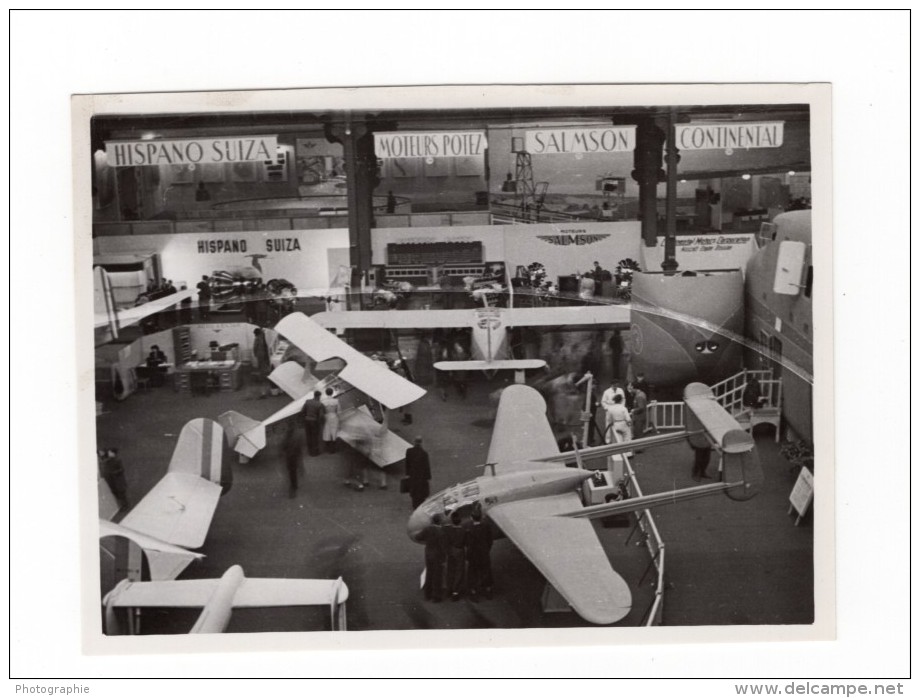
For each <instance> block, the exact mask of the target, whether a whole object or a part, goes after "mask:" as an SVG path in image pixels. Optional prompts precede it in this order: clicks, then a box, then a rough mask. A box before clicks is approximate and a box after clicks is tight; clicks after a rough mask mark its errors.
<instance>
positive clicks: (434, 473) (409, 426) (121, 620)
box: [78, 99, 823, 636]
mask: <svg viewBox="0 0 920 698" xmlns="http://www.w3.org/2000/svg"><path fill="white" fill-rule="evenodd" d="M407 103H408V102H407ZM412 103H413V104H414V103H415V102H412ZM163 104H164V105H170V104H171V103H170V102H169V101H167V100H164V101H163ZM221 104H222V102H221V101H220V100H211V101H206V102H203V105H205V106H202V108H201V109H200V110H192V109H190V110H187V111H176V110H174V109H172V108H169V109H167V108H165V107H164V109H163V110H162V111H157V110H149V111H147V112H145V113H138V112H137V111H131V110H127V109H126V110H124V111H119V109H118V107H117V104H116V105H115V106H111V107H106V108H104V109H101V110H99V111H97V112H96V113H93V114H92V115H91V117H90V118H89V119H88V121H87V123H86V131H87V134H86V135H87V138H86V144H87V146H88V147H89V149H90V156H89V157H88V158H87V160H86V162H87V163H88V164H89V169H90V172H87V173H85V174H86V178H85V184H86V186H85V187H84V191H82V192H80V191H78V195H80V196H85V197H86V198H87V201H88V200H89V197H91V209H92V223H91V236H92V276H91V283H92V289H93V294H92V298H93V316H94V326H93V333H92V337H93V358H94V362H95V366H94V369H95V371H94V375H95V454H93V455H95V463H96V466H97V467H96V471H95V486H94V487H93V488H92V491H93V492H94V494H96V497H95V498H94V499H93V501H91V502H89V503H84V504H86V506H89V507H90V508H91V509H92V515H93V519H94V520H95V518H96V516H97V510H98V558H97V559H95V560H93V561H92V562H93V571H92V574H91V575H90V577H89V578H91V579H93V580H98V585H99V588H98V590H97V592H95V594H96V595H97V596H98V603H99V613H98V616H95V617H94V618H93V621H95V622H97V623H98V627H97V628H94V629H93V630H95V631H97V632H99V633H101V634H103V635H105V636H114V635H177V634H185V633H219V632H226V633H268V632H288V633H298V632H304V633H326V632H333V631H335V632H339V631H346V630H347V631H350V632H356V631H365V630H458V629H466V630H492V629H532V628H559V629H562V628H605V629H607V632H610V633H615V632H617V630H618V629H622V628H644V627H657V626H663V627H668V626H808V625H810V624H813V623H814V622H815V605H816V600H815V595H816V591H815V554H814V541H815V514H814V506H813V505H814V501H813V500H814V473H815V453H814V425H813V395H812V393H813V382H814V381H813V365H812V355H813V337H814V333H815V327H814V324H813V315H812V308H811V302H812V291H813V286H814V283H815V274H814V269H813V263H812V227H811V226H812V221H811V200H812V181H811V176H812V152H811V147H810V140H811V133H812V121H811V119H812V107H811V106H810V104H809V103H808V101H807V100H804V101H802V102H796V101H794V100H793V101H788V102H785V103H763V104H759V103H741V104H736V103H731V102H727V103H724V104H722V103H715V104H708V103H696V102H690V103H673V104H670V103H669V104H647V103H638V104H635V105H628V104H623V103H622V100H616V99H611V100H609V103H604V102H600V103H598V101H597V100H595V101H590V102H585V104H587V105H588V106H577V107H576V106H557V105H552V104H550V103H549V102H547V105H546V106H539V105H538V106H534V105H533V104H532V103H531V102H528V104H529V106H521V107H515V106H501V107H496V106H487V107H483V106H479V105H477V104H476V103H475V102H474V101H470V102H469V103H468V104H465V105H460V106H458V105H457V104H455V103H454V104H450V106H439V105H438V104H436V103H433V104H431V105H430V106H427V107H425V108H420V107H417V106H411V107H405V108H394V107H392V106H390V107H379V108H378V107H366V108H354V107H349V108H348V109H344V108H338V107H337V106H336V104H335V103H333V102H331V101H330V103H329V105H328V106H323V105H322V104H318V103H316V100H314V101H313V102H311V103H310V104H309V105H307V106H303V105H299V106H298V105H297V103H293V102H292V104H294V105H295V106H292V107H291V108H288V109H279V108H267V107H266V108H265V109H262V110H260V109H258V108H252V107H251V106H250V107H245V108H237V107H231V106H227V107H226V108H224V107H221V106H220V105H221ZM228 104H229V103H228ZM87 205H88V206H89V204H87ZM86 271H87V277H88V276H89V270H86ZM822 272H823V270H822V271H819V277H820V274H821V273H822ZM814 322H817V323H818V324H819V330H820V329H821V328H820V322H821V319H820V317H818V318H816V319H815V320H814ZM86 330H88V328H86ZM87 334H88V332H87ZM91 458H92V457H90V461H89V462H90V463H91V462H92V461H91ZM90 472H91V471H90V470H89V468H88V469H87V471H86V472H85V473H84V475H85V477H86V478H91V477H92V475H91V474H90ZM93 545H94V546H95V542H94V543H93ZM97 568H98V577H96V576H95V575H96V569H97ZM94 583H95V582H94Z"/></svg>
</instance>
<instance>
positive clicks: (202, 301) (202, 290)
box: [196, 275, 211, 322]
mask: <svg viewBox="0 0 920 698" xmlns="http://www.w3.org/2000/svg"><path fill="white" fill-rule="evenodd" d="M196 288H197V289H198V319H199V320H201V322H207V321H208V318H210V317H211V285H210V284H209V283H208V277H207V275H205V276H202V277H201V281H199V282H198V285H197V286H196Z"/></svg>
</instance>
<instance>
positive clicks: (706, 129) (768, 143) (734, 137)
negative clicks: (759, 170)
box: [674, 121, 783, 150]
mask: <svg viewBox="0 0 920 698" xmlns="http://www.w3.org/2000/svg"><path fill="white" fill-rule="evenodd" d="M674 130H675V136H676V138H675V140H676V141H677V147H678V149H680V150H732V149H734V148H779V147H780V146H781V145H782V144H783V122H782V121H762V122H756V123H755V122H750V121H745V122H738V123H731V124H686V125H679V126H676V127H675V129H674Z"/></svg>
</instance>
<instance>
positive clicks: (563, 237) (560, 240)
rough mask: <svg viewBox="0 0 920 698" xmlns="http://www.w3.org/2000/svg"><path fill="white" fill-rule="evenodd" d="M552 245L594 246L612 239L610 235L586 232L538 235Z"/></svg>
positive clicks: (565, 231) (566, 231)
mask: <svg viewBox="0 0 920 698" xmlns="http://www.w3.org/2000/svg"><path fill="white" fill-rule="evenodd" d="M537 237H538V238H539V239H540V240H543V242H547V243H549V244H550V245H562V246H566V245H593V244H594V243H595V242H600V241H601V240H604V239H606V238H609V237H610V233H587V232H585V231H584V230H560V231H559V233H557V234H556V235H537Z"/></svg>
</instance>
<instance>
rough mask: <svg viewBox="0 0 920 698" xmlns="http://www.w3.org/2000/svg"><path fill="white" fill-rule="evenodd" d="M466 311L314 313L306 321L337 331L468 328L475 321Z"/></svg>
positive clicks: (470, 312)
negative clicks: (309, 320)
mask: <svg viewBox="0 0 920 698" xmlns="http://www.w3.org/2000/svg"><path fill="white" fill-rule="evenodd" d="M475 317H476V316H475V315H474V314H473V312H472V311H470V310H436V311H432V310H349V311H347V312H336V313H329V312H323V313H316V315H311V316H310V319H311V320H313V321H314V322H316V323H318V324H320V325H322V326H323V327H328V328H332V329H337V330H351V329H363V328H380V329H387V330H400V329H404V330H408V329H414V328H417V329H435V328H438V327H469V326H470V325H471V324H472V323H473V321H474V320H475Z"/></svg>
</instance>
